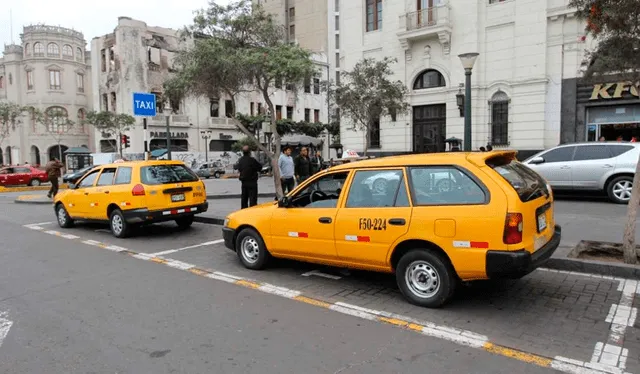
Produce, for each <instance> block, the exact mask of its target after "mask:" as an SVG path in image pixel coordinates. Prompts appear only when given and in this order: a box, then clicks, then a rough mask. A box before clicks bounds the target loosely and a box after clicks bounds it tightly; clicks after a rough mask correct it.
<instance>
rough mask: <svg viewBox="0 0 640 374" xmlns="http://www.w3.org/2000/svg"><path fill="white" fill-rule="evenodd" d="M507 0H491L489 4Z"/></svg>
mask: <svg viewBox="0 0 640 374" xmlns="http://www.w3.org/2000/svg"><path fill="white" fill-rule="evenodd" d="M505 1H506V0H489V4H498V3H503V2H505Z"/></svg>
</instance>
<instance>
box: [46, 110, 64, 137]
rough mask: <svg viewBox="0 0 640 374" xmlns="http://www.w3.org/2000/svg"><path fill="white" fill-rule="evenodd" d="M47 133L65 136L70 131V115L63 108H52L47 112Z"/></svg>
mask: <svg viewBox="0 0 640 374" xmlns="http://www.w3.org/2000/svg"><path fill="white" fill-rule="evenodd" d="M45 115H46V117H47V120H46V121H45V123H46V124H47V131H48V132H50V133H54V134H63V133H65V132H67V131H69V118H68V117H69V113H68V112H67V110H66V109H65V108H63V107H61V106H52V107H49V108H47V110H46V111H45Z"/></svg>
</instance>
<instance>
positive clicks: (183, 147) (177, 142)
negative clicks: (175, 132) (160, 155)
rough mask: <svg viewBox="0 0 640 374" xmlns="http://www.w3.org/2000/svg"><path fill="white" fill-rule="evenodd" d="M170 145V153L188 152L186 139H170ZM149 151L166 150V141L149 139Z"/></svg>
mask: <svg viewBox="0 0 640 374" xmlns="http://www.w3.org/2000/svg"><path fill="white" fill-rule="evenodd" d="M170 144H171V151H172V152H187V151H188V150H189V141H187V140H186V139H171V143H170ZM149 149H150V150H151V151H154V150H156V149H167V139H151V141H150V142H149Z"/></svg>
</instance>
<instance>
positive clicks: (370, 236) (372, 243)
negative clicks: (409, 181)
mask: <svg viewBox="0 0 640 374" xmlns="http://www.w3.org/2000/svg"><path fill="white" fill-rule="evenodd" d="M343 205H344V207H342V208H340V209H339V210H338V216H337V217H336V226H335V237H336V250H337V252H338V257H340V259H341V260H344V261H348V262H350V263H354V264H362V265H369V266H380V267H384V266H385V264H386V260H387V254H388V253H389V249H390V248H391V247H392V246H393V244H394V243H395V242H396V241H397V240H398V239H400V238H401V237H402V236H404V235H405V234H406V233H407V230H408V228H409V221H410V220H411V204H409V199H408V194H407V188H406V181H405V175H404V170H403V169H401V168H396V169H378V170H359V171H357V172H356V173H355V175H354V177H353V178H352V182H351V183H350V187H349V192H348V195H347V198H346V203H345V204H343Z"/></svg>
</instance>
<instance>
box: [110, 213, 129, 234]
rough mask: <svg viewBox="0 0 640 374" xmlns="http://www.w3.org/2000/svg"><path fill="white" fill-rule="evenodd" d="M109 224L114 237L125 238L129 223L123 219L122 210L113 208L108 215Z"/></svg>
mask: <svg viewBox="0 0 640 374" xmlns="http://www.w3.org/2000/svg"><path fill="white" fill-rule="evenodd" d="M109 226H110V227H111V233H112V234H113V236H115V237H116V238H126V237H127V236H128V235H129V231H130V230H131V227H130V225H129V224H128V223H127V221H126V220H125V219H124V216H123V215H122V211H121V210H120V209H115V210H114V211H113V212H111V215H110V216H109Z"/></svg>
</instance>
